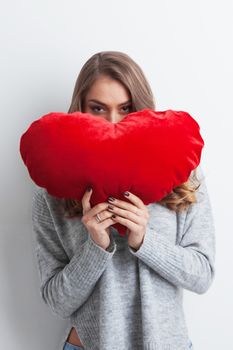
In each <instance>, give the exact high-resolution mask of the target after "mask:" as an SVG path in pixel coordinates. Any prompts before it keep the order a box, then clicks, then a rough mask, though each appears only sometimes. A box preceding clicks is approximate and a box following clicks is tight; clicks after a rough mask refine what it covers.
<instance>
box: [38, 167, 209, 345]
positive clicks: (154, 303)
mask: <svg viewBox="0 0 233 350" xmlns="http://www.w3.org/2000/svg"><path fill="white" fill-rule="evenodd" d="M197 174H198V176H199V178H200V179H201V180H202V184H201V186H200V187H199V189H198V190H197V192H196V194H197V199H198V201H197V203H192V204H191V205H190V206H189V208H188V210H187V211H182V212H180V213H176V212H175V211H173V210H170V209H168V208H166V207H164V206H161V205H160V204H158V203H156V202H154V203H150V204H149V205H148V206H147V208H148V210H149V213H150V219H149V222H148V225H147V228H146V233H145V236H144V240H143V243H142V245H141V246H140V248H139V249H138V250H137V251H135V250H134V249H132V248H131V247H129V245H128V243H127V236H124V237H122V236H120V235H119V234H118V232H117V231H116V229H115V228H114V227H112V226H111V227H110V228H111V229H110V235H111V244H110V247H109V248H108V249H107V250H104V249H103V248H102V247H100V246H99V245H97V244H96V243H95V241H94V240H93V239H92V238H91V236H90V234H89V233H88V231H87V229H86V227H85V226H84V224H82V222H81V220H80V217H75V218H72V219H69V218H64V214H63V211H62V205H61V203H62V201H61V200H60V199H58V198H55V197H53V196H51V195H49V194H48V192H47V191H46V190H45V189H44V188H41V187H38V186H37V185H35V187H34V194H33V200H32V228H33V233H34V236H33V237H34V239H35V253H36V261H37V268H38V273H39V280H40V295H41V297H42V299H43V301H44V302H45V303H46V304H47V305H48V307H49V308H50V309H51V311H52V312H53V313H54V314H56V315H58V316H59V317H61V318H62V319H67V329H66V331H65V334H64V335H63V336H62V337H61V342H60V347H59V350H62V349H63V346H64V343H65V341H66V338H67V336H68V334H69V332H70V330H71V327H72V326H73V327H75V328H76V330H77V333H78V335H79V337H80V339H81V342H82V344H83V346H84V349H85V350H186V349H190V346H191V345H190V344H191V342H190V339H189V335H188V329H187V325H186V320H185V315H184V310H183V289H186V290H189V291H191V292H194V293H197V294H203V293H205V292H206V291H207V290H208V289H209V287H210V285H211V284H212V281H213V278H214V275H215V267H214V261H215V228H214V222H213V216H212V208H211V203H210V200H209V195H208V192H207V188H206V183H205V180H204V175H203V171H202V170H201V167H200V165H199V167H198V173H197Z"/></svg>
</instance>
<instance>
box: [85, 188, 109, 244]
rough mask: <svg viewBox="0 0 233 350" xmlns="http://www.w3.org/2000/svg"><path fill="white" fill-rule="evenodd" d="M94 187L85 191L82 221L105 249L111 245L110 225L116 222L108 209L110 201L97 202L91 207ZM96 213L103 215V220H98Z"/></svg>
mask: <svg viewBox="0 0 233 350" xmlns="http://www.w3.org/2000/svg"><path fill="white" fill-rule="evenodd" d="M91 194H92V189H91V191H90V192H89V191H88V190H87V191H86V192H85V193H84V195H83V198H82V207H83V216H82V219H81V221H82V223H83V224H84V225H85V226H86V228H87V230H88V232H89V234H90V235H91V238H92V239H93V240H94V241H95V243H96V244H98V245H99V246H100V247H102V248H103V249H106V248H108V246H109V245H110V237H109V235H110V229H109V226H111V225H112V224H114V223H115V222H114V221H113V219H112V218H111V217H112V213H111V212H109V211H108V210H107V208H108V205H109V203H108V202H103V203H99V204H96V205H95V206H94V207H93V208H91V204H90V198H91ZM96 214H99V216H100V217H101V220H102V221H101V222H98V221H97V220H96V217H95V216H96Z"/></svg>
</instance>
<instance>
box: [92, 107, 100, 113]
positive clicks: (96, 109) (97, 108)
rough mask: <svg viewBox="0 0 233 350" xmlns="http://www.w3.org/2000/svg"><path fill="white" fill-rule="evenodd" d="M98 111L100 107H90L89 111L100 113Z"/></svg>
mask: <svg viewBox="0 0 233 350" xmlns="http://www.w3.org/2000/svg"><path fill="white" fill-rule="evenodd" d="M100 109H102V108H101V107H98V106H95V107H91V110H92V111H94V112H97V113H98V112H100Z"/></svg>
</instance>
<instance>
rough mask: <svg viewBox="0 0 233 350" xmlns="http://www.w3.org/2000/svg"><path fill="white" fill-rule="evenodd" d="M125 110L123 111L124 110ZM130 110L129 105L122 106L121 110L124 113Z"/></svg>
mask: <svg viewBox="0 0 233 350" xmlns="http://www.w3.org/2000/svg"><path fill="white" fill-rule="evenodd" d="M124 108H125V109H124ZM130 108H131V105H129V106H124V107H123V109H124V112H129V111H130Z"/></svg>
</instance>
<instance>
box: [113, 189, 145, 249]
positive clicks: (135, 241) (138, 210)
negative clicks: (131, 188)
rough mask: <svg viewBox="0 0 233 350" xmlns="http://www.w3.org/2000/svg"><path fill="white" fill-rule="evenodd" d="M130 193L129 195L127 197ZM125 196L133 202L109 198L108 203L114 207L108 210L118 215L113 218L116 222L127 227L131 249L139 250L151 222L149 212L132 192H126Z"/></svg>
mask: <svg viewBox="0 0 233 350" xmlns="http://www.w3.org/2000/svg"><path fill="white" fill-rule="evenodd" d="M125 193H128V194H129V195H128V196H127V195H125ZM124 196H125V197H127V198H128V199H129V200H130V201H131V202H132V204H131V203H128V202H125V201H122V200H119V199H116V198H114V201H111V200H110V198H112V197H109V198H108V203H110V205H111V206H113V209H110V208H108V210H109V211H111V212H112V213H114V214H115V215H116V217H115V218H112V219H113V220H114V221H115V222H119V223H120V224H122V225H124V226H126V227H127V228H128V230H127V231H128V244H129V246H130V247H131V248H134V249H135V250H138V249H139V248H140V246H141V244H142V242H143V239H144V236H145V233H146V226H147V223H148V221H149V217H150V215H149V211H148V209H147V207H146V206H145V205H144V203H143V201H142V200H141V199H140V198H139V197H137V196H136V195H135V194H133V193H131V192H124Z"/></svg>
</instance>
